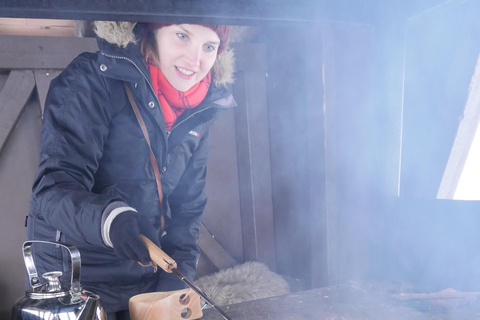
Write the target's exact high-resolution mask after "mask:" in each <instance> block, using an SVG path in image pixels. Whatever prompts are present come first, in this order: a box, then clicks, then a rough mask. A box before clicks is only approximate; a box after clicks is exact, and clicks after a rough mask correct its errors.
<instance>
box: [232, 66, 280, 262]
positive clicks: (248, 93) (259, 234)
mask: <svg viewBox="0 0 480 320" xmlns="http://www.w3.org/2000/svg"><path fill="white" fill-rule="evenodd" d="M265 76H266V75H265V72H262V71H257V72H254V71H248V72H243V73H239V74H238V75H237V81H236V87H235V91H236V92H234V95H235V97H236V99H237V102H238V104H239V105H240V106H242V107H239V108H236V110H235V118H236V119H235V120H236V125H235V126H236V132H237V150H238V154H237V156H238V172H239V182H240V199H241V202H240V207H241V214H242V234H243V245H244V252H245V261H249V260H253V261H261V262H264V263H265V264H266V265H267V266H268V267H269V268H270V269H271V270H276V263H275V244H274V230H273V205H272V188H271V181H272V180H271V173H270V151H269V150H270V146H269V132H268V112H267V101H266V81H265Z"/></svg>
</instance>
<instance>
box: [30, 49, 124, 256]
mask: <svg viewBox="0 0 480 320" xmlns="http://www.w3.org/2000/svg"><path fill="white" fill-rule="evenodd" d="M92 59H93V58H89V57H88V55H87V54H84V55H81V56H79V57H77V58H76V59H75V60H74V61H73V62H72V63H71V64H70V65H69V66H68V67H67V69H65V70H64V72H63V73H62V74H61V75H60V76H59V77H57V78H56V79H54V80H53V81H52V83H51V86H50V90H49V93H48V95H47V100H46V107H45V114H44V119H43V126H42V133H41V137H40V141H41V142H40V148H41V153H40V164H39V170H38V172H37V175H36V177H35V180H34V184H33V194H32V206H31V209H30V214H33V215H36V216H40V217H41V218H42V219H44V220H45V222H46V223H47V224H48V225H49V226H50V227H52V228H54V229H56V230H58V231H60V232H63V233H65V234H66V235H67V236H68V238H69V239H70V240H71V241H72V244H74V245H75V244H79V243H80V244H90V245H97V246H105V244H104V242H103V240H102V236H101V218H102V213H103V210H104V209H105V208H106V207H107V206H108V204H110V203H113V202H115V201H119V200H120V199H117V198H115V197H113V196H109V195H102V194H95V193H93V192H91V190H92V187H93V185H94V182H95V181H94V175H95V172H96V170H97V168H98V165H99V161H100V159H101V157H102V152H103V145H104V141H105V139H106V137H107V135H108V127H109V126H108V123H109V119H110V118H111V114H109V112H111V110H110V109H109V106H110V104H109V102H110V98H109V93H108V91H107V88H106V84H105V82H104V80H103V77H101V75H100V74H99V73H98V71H97V70H96V69H97V68H96V67H95V63H94V61H93V60H92Z"/></svg>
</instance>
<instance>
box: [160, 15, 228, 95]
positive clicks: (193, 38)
mask: <svg viewBox="0 0 480 320" xmlns="http://www.w3.org/2000/svg"><path fill="white" fill-rule="evenodd" d="M156 40H157V48H158V55H159V60H160V70H161V71H162V73H163V75H164V76H165V78H167V80H168V82H169V83H170V84H171V85H172V87H174V88H175V89H177V90H178V91H182V92H185V91H187V90H188V89H190V88H191V87H193V85H195V84H196V83H198V82H199V81H200V80H202V79H203V78H204V77H205V76H206V75H207V74H208V72H209V71H210V69H211V68H212V66H213V64H214V63H215V59H216V58H217V49H218V46H219V45H220V38H219V37H218V35H217V34H216V33H215V31H213V30H212V29H210V28H208V27H204V26H201V25H196V24H174V25H170V26H167V27H162V28H160V29H158V30H157V31H156Z"/></svg>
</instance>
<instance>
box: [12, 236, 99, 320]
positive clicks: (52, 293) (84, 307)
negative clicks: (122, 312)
mask: <svg viewBox="0 0 480 320" xmlns="http://www.w3.org/2000/svg"><path fill="white" fill-rule="evenodd" d="M33 243H42V244H50V245H55V246H61V247H63V248H65V249H67V250H68V252H69V254H70V257H71V269H72V270H71V272H72V275H71V282H70V288H65V287H63V286H62V284H61V283H60V280H59V277H60V276H61V275H62V272H60V271H51V272H47V273H44V274H42V277H43V278H44V279H46V280H47V283H42V282H41V281H40V277H39V276H38V274H37V268H36V267H35V263H34V260H33V256H32V244H33ZM23 258H24V260H25V265H26V268H27V273H28V278H29V282H30V286H31V287H30V288H29V289H28V290H27V291H26V293H25V296H24V297H22V298H20V299H19V300H18V301H17V302H16V303H15V305H14V306H13V309H12V320H63V319H65V320H66V319H75V320H106V319H107V316H106V314H105V311H104V310H103V307H102V306H101V304H100V298H99V296H97V295H95V294H93V293H91V292H89V291H85V290H82V287H81V285H80V266H81V260H80V252H79V251H78V249H77V248H75V247H74V246H70V245H64V244H60V243H55V242H48V241H27V242H25V243H24V244H23Z"/></svg>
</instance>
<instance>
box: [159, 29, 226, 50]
mask: <svg viewBox="0 0 480 320" xmlns="http://www.w3.org/2000/svg"><path fill="white" fill-rule="evenodd" d="M173 24H175V23H155V28H157V29H160V28H163V27H168V26H171V25H173ZM201 26H204V27H207V28H210V29H212V30H213V31H215V33H216V34H217V35H218V38H219V39H220V45H219V46H218V51H217V54H220V53H222V51H223V50H225V48H226V47H227V42H228V34H229V32H230V26H224V25H218V24H201Z"/></svg>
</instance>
